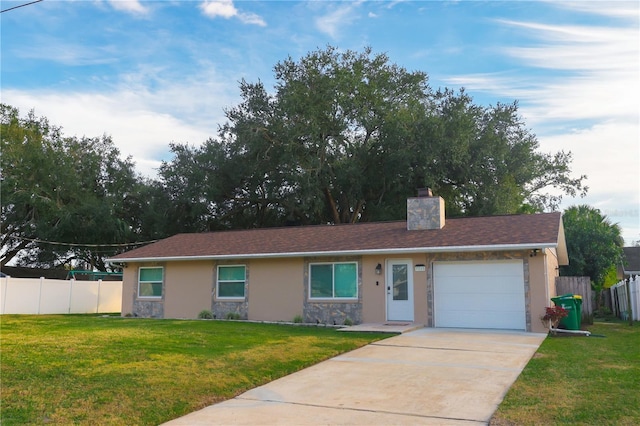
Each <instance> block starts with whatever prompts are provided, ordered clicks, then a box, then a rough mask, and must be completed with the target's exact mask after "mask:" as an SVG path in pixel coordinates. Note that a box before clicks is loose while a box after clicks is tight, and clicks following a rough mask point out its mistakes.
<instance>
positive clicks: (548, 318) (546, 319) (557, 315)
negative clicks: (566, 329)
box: [540, 306, 569, 334]
mask: <svg viewBox="0 0 640 426" xmlns="http://www.w3.org/2000/svg"><path fill="white" fill-rule="evenodd" d="M567 315H569V312H568V311H567V310H566V309H565V308H563V307H562V306H551V307H547V308H546V312H545V314H544V316H542V318H540V319H541V320H542V322H543V323H544V325H545V326H547V327H548V328H549V331H551V333H553V334H555V332H553V331H552V329H554V328H558V324H559V323H560V320H562V318H564V317H566V316H567Z"/></svg>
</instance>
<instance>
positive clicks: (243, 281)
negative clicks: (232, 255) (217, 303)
mask: <svg viewBox="0 0 640 426" xmlns="http://www.w3.org/2000/svg"><path fill="white" fill-rule="evenodd" d="M239 266H242V267H243V268H244V279H243V280H242V283H243V285H242V293H243V294H242V296H220V283H238V282H240V281H239V280H220V268H232V267H236V268H237V267H239ZM246 298H247V265H245V264H237V265H217V268H216V299H217V300H245V299H246Z"/></svg>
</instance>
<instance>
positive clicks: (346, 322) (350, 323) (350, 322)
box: [344, 317, 353, 327]
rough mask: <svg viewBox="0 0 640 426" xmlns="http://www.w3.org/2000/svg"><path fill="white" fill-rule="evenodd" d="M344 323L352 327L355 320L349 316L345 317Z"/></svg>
mask: <svg viewBox="0 0 640 426" xmlns="http://www.w3.org/2000/svg"><path fill="white" fill-rule="evenodd" d="M344 325H346V326H347V327H350V326H352V325H353V321H351V318H349V317H347V318H345V319H344Z"/></svg>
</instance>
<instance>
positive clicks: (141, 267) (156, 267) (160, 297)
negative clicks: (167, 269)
mask: <svg viewBox="0 0 640 426" xmlns="http://www.w3.org/2000/svg"><path fill="white" fill-rule="evenodd" d="M143 269H160V270H161V271H162V281H160V285H161V286H162V288H161V294H160V296H143V295H141V294H140V284H141V283H157V282H158V281H141V280H140V275H141V273H142V270H143ZM163 297H164V266H140V267H139V268H138V299H154V300H160V299H162V298H163Z"/></svg>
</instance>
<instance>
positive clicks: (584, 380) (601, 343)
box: [491, 322, 640, 426]
mask: <svg viewBox="0 0 640 426" xmlns="http://www.w3.org/2000/svg"><path fill="white" fill-rule="evenodd" d="M586 328H587V329H588V330H589V331H591V333H593V334H594V335H596V336H592V337H548V338H547V339H545V341H544V342H543V343H542V345H541V346H540V349H538V352H537V353H536V354H535V355H534V357H533V359H531V361H530V362H529V363H528V364H527V366H526V367H525V369H524V371H523V372H522V374H521V375H520V377H518V380H517V381H516V382H515V384H514V385H513V386H512V387H511V389H510V390H509V392H508V393H507V395H506V397H505V399H504V400H503V401H502V404H501V405H500V407H499V408H498V411H497V412H496V413H495V415H494V417H493V419H492V421H491V425H496V426H497V425H500V426H503V425H558V424H583V425H640V323H638V322H636V323H635V324H634V325H633V326H629V325H628V323H622V322H608V323H607V322H596V323H595V324H593V325H589V326H587V327H586ZM600 336H605V337H600Z"/></svg>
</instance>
